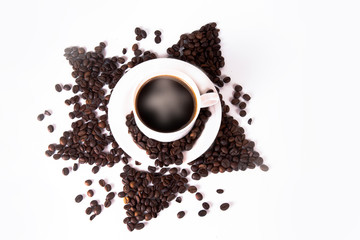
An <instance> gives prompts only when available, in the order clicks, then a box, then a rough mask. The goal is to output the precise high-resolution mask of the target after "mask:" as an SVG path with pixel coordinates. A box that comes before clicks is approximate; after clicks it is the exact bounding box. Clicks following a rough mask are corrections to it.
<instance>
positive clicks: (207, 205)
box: [202, 202, 210, 210]
mask: <svg viewBox="0 0 360 240" xmlns="http://www.w3.org/2000/svg"><path fill="white" fill-rule="evenodd" d="M202 207H203V208H204V209H205V210H208V209H209V208H210V205H209V204H208V203H207V202H203V203H202Z"/></svg>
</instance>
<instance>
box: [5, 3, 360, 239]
mask: <svg viewBox="0 0 360 240" xmlns="http://www.w3.org/2000/svg"><path fill="white" fill-rule="evenodd" d="M1 5H2V6H1V8H0V13H1V14H0V20H1V21H0V25H1V32H2V34H1V40H0V43H1V45H0V46H1V58H0V61H1V65H0V66H1V88H0V98H1V103H0V104H1V110H2V111H1V112H0V121H1V124H0V126H1V138H0V153H1V155H0V159H1V168H0V169H1V173H0V190H1V197H0V206H1V211H0V214H1V217H0V239H6V240H10V239H26V240H29V239H53V240H55V239H89V240H90V239H145V238H146V239H165V238H166V239H195V238H201V239H246V240H258V239H263V240H271V239H274V240H289V239H298V240H304V239H307V240H309V239H314V240H317V239H327V240H330V239H334V240H335V239H346V240H355V239H360V231H359V229H360V205H359V202H360V194H359V193H360V188H359V183H360V173H359V169H360V158H359V153H358V152H359V151H358V149H359V143H360V142H359V137H358V136H359V135H360V128H359V123H360V117H359V116H360V114H359V106H358V104H359V103H360V99H359V80H360V71H359V66H360V57H359V56H360V44H359V43H360V33H359V22H360V15H359V10H360V8H359V7H360V4H359V2H358V1H321V0H312V1H293V0H292V1H286V0H283V1H280V0H274V1H265V0H263V1H261V0H260V1H258V0H255V1H185V0H183V1H98V2H94V1H41V0H34V1H7V2H6V3H5V2H3V3H2V4H1ZM212 21H215V22H217V23H218V27H219V28H220V29H221V32H220V38H221V40H222V41H221V46H222V48H221V50H222V52H223V56H224V57H225V61H226V66H225V67H224V68H223V73H224V74H225V75H229V76H231V78H232V83H240V84H241V85H242V86H243V87H244V90H245V91H246V92H248V93H250V94H251V96H252V99H251V102H250V104H249V105H248V108H247V110H248V116H249V117H252V118H253V124H252V125H251V126H249V125H247V124H246V121H247V117H246V118H242V119H240V118H237V119H238V120H239V121H240V122H241V124H242V125H243V126H244V128H245V130H246V133H247V136H248V137H249V138H251V139H253V140H254V141H255V142H256V148H257V149H258V151H259V152H260V153H261V155H262V156H263V158H264V159H265V162H266V163H267V164H268V165H269V167H270V171H268V172H266V173H265V172H262V171H260V169H259V168H257V169H254V170H247V171H245V172H233V173H231V174H229V173H226V174H217V175H211V176H209V177H207V178H205V179H202V180H201V181H200V182H198V183H197V185H198V186H199V190H200V191H201V192H202V193H203V194H204V200H206V201H209V202H210V203H211V205H212V207H211V209H210V211H209V213H208V215H207V216H206V217H204V218H200V217H198V216H197V211H198V210H200V209H201V203H200V202H199V201H197V200H196V199H195V197H194V196H192V195H190V194H189V193H185V194H184V195H183V202H182V203H181V204H178V203H176V202H174V203H172V204H171V206H170V207H169V208H168V209H166V210H164V211H162V212H161V213H160V214H159V217H158V218H157V219H154V220H151V221H150V222H149V224H148V225H147V226H146V227H145V228H144V229H143V230H142V231H134V232H131V233H130V232H128V230H127V229H126V226H125V225H124V224H123V223H122V219H123V218H124V216H125V212H124V211H123V209H122V206H123V203H122V200H120V199H118V198H117V199H116V201H115V202H114V203H113V205H112V206H111V207H110V208H109V209H105V210H104V211H103V213H101V215H99V216H98V217H97V218H96V219H95V220H94V221H93V222H90V221H89V220H88V216H87V215H85V212H84V211H85V208H86V207H87V206H88V202H89V198H85V199H84V200H83V202H82V203H80V204H76V203H75V201H74V198H75V196H76V195H77V194H79V193H85V192H86V190H87V187H85V185H84V184H83V181H84V180H86V179H87V178H90V179H94V181H98V180H99V179H100V178H102V177H103V178H106V179H107V180H108V181H110V182H111V183H113V184H114V189H115V191H117V192H118V191H119V190H120V189H121V188H122V184H121V179H120V177H119V173H120V171H121V170H120V169H121V167H122V164H119V165H117V166H115V167H114V168H112V169H109V168H104V169H101V170H100V172H99V174H97V175H93V174H92V173H91V172H90V167H88V166H81V167H80V169H79V171H78V172H76V173H74V172H72V173H70V174H69V176H67V177H64V176H62V174H61V169H62V168H63V167H66V166H70V162H65V161H62V160H59V161H54V160H52V159H51V158H47V157H45V155H44V151H45V150H46V148H47V145H48V144H49V143H51V142H57V141H58V138H59V136H60V134H61V133H62V132H63V131H64V130H68V129H69V128H70V120H69V119H68V117H67V113H68V111H69V108H68V107H67V106H65V104H64V103H63V102H64V100H65V98H66V97H69V96H71V94H70V93H69V92H67V93H66V92H62V93H57V92H56V91H55V89H54V85H55V84H56V83H63V84H65V83H73V81H74V80H73V78H72V77H71V75H70V74H71V67H70V66H69V64H68V63H67V61H66V60H65V58H64V57H63V56H62V55H63V50H64V48H65V47H68V46H72V45H78V46H84V47H86V48H88V49H92V48H93V47H94V46H96V45H97V44H98V43H99V42H100V41H106V42H107V43H108V47H107V48H106V50H107V53H108V55H109V56H113V55H119V56H121V55H122V54H121V50H122V48H123V47H127V48H128V49H130V48H131V45H132V44H133V43H134V42H135V41H134V40H135V34H134V32H133V30H134V28H135V27H137V26H141V27H143V28H144V29H146V30H147V32H148V38H147V39H145V40H142V41H141V42H140V46H141V47H142V48H144V49H151V50H154V51H156V52H158V53H159V55H160V56H165V53H166V48H167V47H168V46H170V45H171V44H172V43H175V42H176V41H177V40H178V38H179V36H180V34H182V33H185V32H191V31H192V30H196V29H198V28H199V27H200V26H202V25H203V24H206V23H208V22H212ZM156 29H160V30H162V32H163V35H162V36H163V38H162V39H163V41H162V43H161V44H159V45H156V44H155V43H154V41H153V38H154V35H153V31H154V30H156ZM128 56H129V54H128ZM224 92H225V95H226V96H227V97H226V98H227V99H228V98H229V96H230V94H231V87H230V86H228V87H227V88H226V89H224ZM45 109H51V110H53V112H54V113H53V115H52V116H51V117H46V118H45V120H44V121H43V122H38V121H37V120H36V116H37V115H38V114H39V113H41V112H42V111H44V110H45ZM233 113H234V112H233ZM48 124H56V130H55V132H54V133H52V134H50V133H48V132H47V129H46V126H47V125H48ZM217 188H224V189H225V193H224V194H223V195H218V194H216V193H215V190H216V189H217ZM95 189H96V190H97V192H96V193H95V197H96V199H103V198H104V196H105V192H104V191H100V189H99V188H98V187H96V188H95ZM222 202H230V203H231V207H230V209H229V210H228V211H227V212H221V211H220V210H219V209H218V207H219V204H220V203H222ZM180 210H185V211H186V212H187V214H186V216H185V217H184V218H183V219H181V220H179V219H177V218H176V213H177V212H178V211H180Z"/></svg>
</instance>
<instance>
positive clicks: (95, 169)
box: [91, 166, 99, 174]
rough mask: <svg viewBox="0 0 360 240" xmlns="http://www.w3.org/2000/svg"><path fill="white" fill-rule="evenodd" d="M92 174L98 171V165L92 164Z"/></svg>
mask: <svg viewBox="0 0 360 240" xmlns="http://www.w3.org/2000/svg"><path fill="white" fill-rule="evenodd" d="M91 171H92V172H93V173H94V174H97V173H98V172H99V167H98V166H94V167H93V168H92V170H91Z"/></svg>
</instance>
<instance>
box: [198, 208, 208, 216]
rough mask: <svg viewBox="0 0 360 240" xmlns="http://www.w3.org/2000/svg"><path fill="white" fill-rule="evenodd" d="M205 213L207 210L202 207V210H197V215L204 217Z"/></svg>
mask: <svg viewBox="0 0 360 240" xmlns="http://www.w3.org/2000/svg"><path fill="white" fill-rule="evenodd" d="M206 214H207V211H206V210H204V209H202V210H200V211H199V212H198V215H199V216H200V217H204V216H205V215H206Z"/></svg>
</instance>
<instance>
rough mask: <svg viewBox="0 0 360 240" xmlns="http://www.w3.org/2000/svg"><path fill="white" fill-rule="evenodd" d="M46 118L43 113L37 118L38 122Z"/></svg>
mask: <svg viewBox="0 0 360 240" xmlns="http://www.w3.org/2000/svg"><path fill="white" fill-rule="evenodd" d="M44 117H45V116H44V114H42V113H41V114H39V115H38V116H37V120H38V121H42V120H44Z"/></svg>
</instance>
